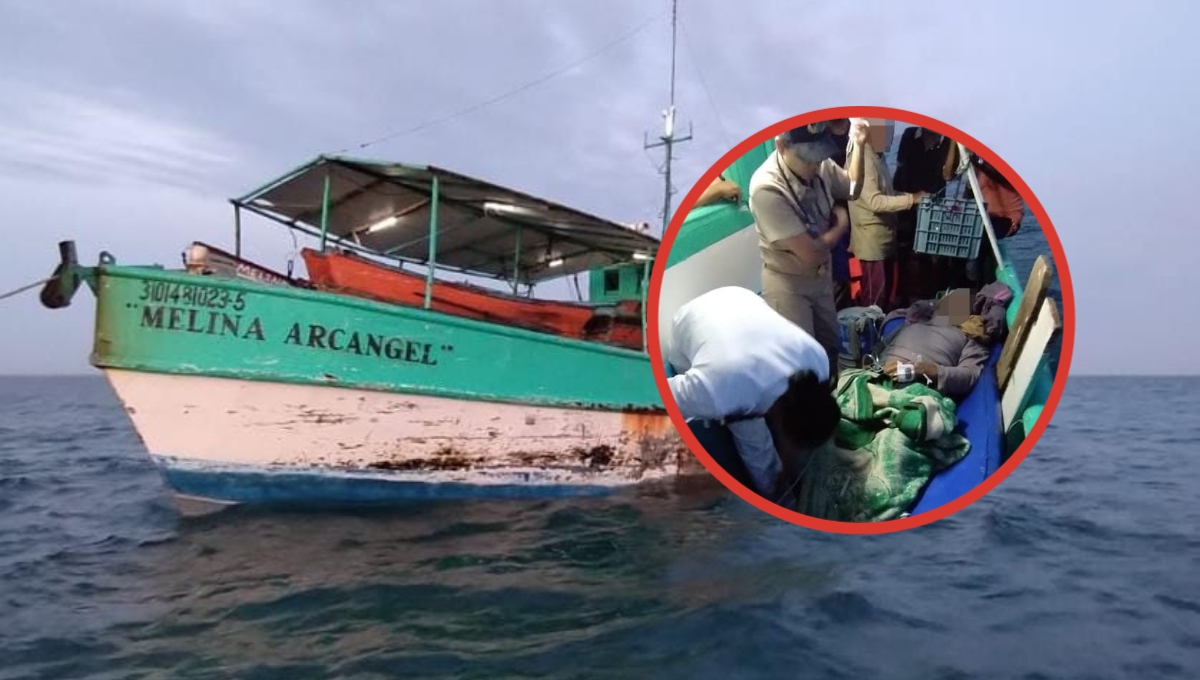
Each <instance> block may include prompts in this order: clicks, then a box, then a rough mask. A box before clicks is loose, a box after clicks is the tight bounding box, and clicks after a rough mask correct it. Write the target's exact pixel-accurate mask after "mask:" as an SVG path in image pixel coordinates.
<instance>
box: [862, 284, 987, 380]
mask: <svg viewBox="0 0 1200 680" xmlns="http://www.w3.org/2000/svg"><path fill="white" fill-rule="evenodd" d="M989 344H990V343H989V339H988V337H987V334H986V331H985V329H984V324H983V321H982V320H981V319H980V317H978V316H972V315H971V293H970V290H968V289H966V288H959V289H957V290H954V291H951V292H950V293H947V294H946V296H945V297H943V298H942V299H941V300H940V301H939V302H938V303H937V305H936V307H935V308H934V310H933V316H932V318H930V319H929V320H927V321H920V322H917V323H908V324H906V325H904V326H903V327H902V328H901V329H900V330H899V331H898V332H897V333H896V334H895V335H894V336H893V337H892V339H891V340H890V341H889V342H888V344H887V348H886V349H885V350H884V351H883V352H882V353H881V355H880V357H879V360H880V361H881V362H882V364H883V371H884V373H886V374H887V375H888V376H890V377H891V378H892V379H893V380H896V381H898V382H909V381H912V380H918V381H922V382H924V383H926V384H928V385H929V386H931V387H933V389H935V390H937V391H938V392H939V393H941V394H943V395H945V396H947V397H949V398H950V399H953V400H954V401H960V400H961V399H962V398H964V397H966V396H967V395H968V394H970V393H971V389H972V388H974V387H975V383H976V382H977V381H978V380H979V375H980V373H982V372H983V367H984V365H986V364H987V360H988V356H989V354H990V351H991V350H990V349H989ZM910 367H911V368H910ZM909 370H911V372H912V374H911V375H908V372H909Z"/></svg>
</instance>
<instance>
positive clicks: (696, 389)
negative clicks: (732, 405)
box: [667, 371, 727, 420]
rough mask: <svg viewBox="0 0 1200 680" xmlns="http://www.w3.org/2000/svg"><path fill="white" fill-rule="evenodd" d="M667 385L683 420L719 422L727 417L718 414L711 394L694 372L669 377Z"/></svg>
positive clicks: (702, 380) (702, 379)
mask: <svg viewBox="0 0 1200 680" xmlns="http://www.w3.org/2000/svg"><path fill="white" fill-rule="evenodd" d="M667 385H668V386H669V387H670V388H671V398H672V399H674V400H675V405H676V406H678V407H679V412H680V413H682V414H683V418H684V420H692V419H693V418H704V419H707V420H720V419H722V418H724V417H725V416H726V415H727V414H725V413H720V412H719V410H718V409H717V406H716V404H715V403H714V402H713V397H712V392H711V391H710V390H709V389H708V385H707V384H705V382H704V378H702V377H701V376H700V374H699V373H697V372H696V371H685V372H684V373H681V374H679V375H674V376H671V377H670V378H667Z"/></svg>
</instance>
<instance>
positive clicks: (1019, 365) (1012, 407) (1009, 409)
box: [1000, 298, 1062, 432]
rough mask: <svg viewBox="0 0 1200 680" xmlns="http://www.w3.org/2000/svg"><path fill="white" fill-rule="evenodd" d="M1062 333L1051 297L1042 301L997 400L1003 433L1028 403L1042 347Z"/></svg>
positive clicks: (1060, 322)
mask: <svg viewBox="0 0 1200 680" xmlns="http://www.w3.org/2000/svg"><path fill="white" fill-rule="evenodd" d="M1060 330H1062V316H1061V315H1059V313H1058V305H1057V304H1055V302H1054V299H1053V298H1043V299H1042V308H1041V311H1040V312H1039V313H1038V315H1037V317H1036V318H1035V319H1034V320H1033V323H1031V324H1029V333H1028V334H1027V335H1026V339H1025V343H1024V345H1023V347H1022V348H1021V351H1020V354H1019V355H1018V356H1017V358H1016V361H1015V362H1014V363H1013V369H1012V379H1011V381H1010V382H1009V385H1008V389H1006V390H1004V392H1003V393H1002V395H1001V398H1000V409H1001V415H1002V416H1003V418H1004V431H1005V432H1008V429H1009V428H1010V427H1011V426H1012V424H1013V422H1014V421H1016V420H1017V419H1019V418H1020V417H1021V411H1023V410H1024V408H1025V405H1026V404H1027V403H1028V401H1029V392H1030V390H1031V389H1032V387H1033V383H1034V380H1036V379H1037V369H1038V366H1039V365H1040V364H1041V361H1042V356H1043V355H1044V354H1045V352H1046V347H1047V346H1049V344H1050V341H1051V340H1053V339H1054V336H1055V335H1057V334H1058V332H1059V331H1060Z"/></svg>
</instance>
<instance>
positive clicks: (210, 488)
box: [162, 465, 620, 505]
mask: <svg viewBox="0 0 1200 680" xmlns="http://www.w3.org/2000/svg"><path fill="white" fill-rule="evenodd" d="M162 472H163V475H164V477H165V479H166V482H167V484H168V485H170V486H171V487H172V489H174V490H175V491H176V492H178V493H180V494H186V495H188V496H195V497H199V498H204V499H210V500H214V501H218V502H225V503H246V504H288V505H292V504H302V505H390V504H399V503H411V502H420V501H432V500H466V499H511V498H529V499H544V498H566V497H578V496H600V495H605V494H610V493H612V492H614V491H616V490H618V489H619V488H620V487H613V486H601V485H582V484H546V483H529V484H521V483H516V482H511V483H508V482H506V483H497V484H471V483H467V482H434V481H430V482H423V481H419V480H411V479H394V480H393V479H388V478H387V476H386V475H378V476H350V475H339V474H329V475H326V474H319V473H300V472H267V471H261V470H246V471H237V470H229V469H222V470H219V471H217V470H213V471H210V470H200V469H184V468H179V467H171V466H169V465H164V466H163V467H162Z"/></svg>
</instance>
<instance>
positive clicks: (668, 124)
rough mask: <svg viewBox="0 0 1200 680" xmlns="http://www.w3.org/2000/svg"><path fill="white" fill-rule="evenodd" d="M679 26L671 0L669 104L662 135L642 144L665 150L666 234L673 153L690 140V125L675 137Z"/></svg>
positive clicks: (676, 7) (675, 4)
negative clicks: (685, 130)
mask: <svg viewBox="0 0 1200 680" xmlns="http://www.w3.org/2000/svg"><path fill="white" fill-rule="evenodd" d="M678 25H679V0H671V86H670V102H669V104H668V105H667V110H666V111H663V118H664V119H665V120H664V123H663V134H661V135H659V137H658V141H657V142H655V143H653V144H644V145H643V146H644V148H646V149H656V148H658V147H660V146H661V147H665V148H666V152H665V155H666V159H665V162H664V164H663V170H662V173H663V181H664V187H663V214H662V233H663V234H666V232H667V225H669V224H670V223H671V195H672V194H674V193H675V192H674V190H673V189H672V188H671V163H672V161H673V160H674V157H673V151H674V148H675V145H676V144H679V143H682V142H686V141H688V140H689V139H691V138H692V132H691V125H690V124H689V125H688V134H687V135H685V136H682V137H677V136H676V135H675V46H676V34H677V32H678Z"/></svg>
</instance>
